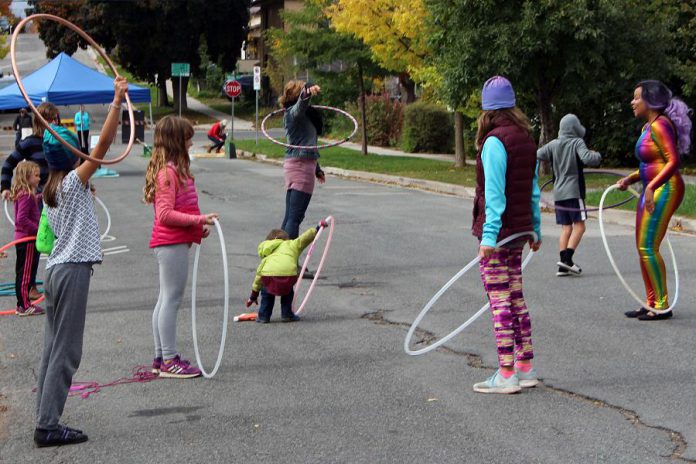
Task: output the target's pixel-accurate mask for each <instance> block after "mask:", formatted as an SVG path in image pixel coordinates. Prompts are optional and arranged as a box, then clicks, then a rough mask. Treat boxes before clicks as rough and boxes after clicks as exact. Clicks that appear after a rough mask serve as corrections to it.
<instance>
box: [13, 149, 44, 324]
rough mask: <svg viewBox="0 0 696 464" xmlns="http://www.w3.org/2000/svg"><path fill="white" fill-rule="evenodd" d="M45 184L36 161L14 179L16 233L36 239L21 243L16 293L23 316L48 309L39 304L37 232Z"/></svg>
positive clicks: (22, 167) (23, 164) (24, 163)
mask: <svg viewBox="0 0 696 464" xmlns="http://www.w3.org/2000/svg"><path fill="white" fill-rule="evenodd" d="M40 181H41V175H40V168H39V165H38V164H36V163H34V162H32V161H22V162H21V163H19V164H18V165H17V170H16V172H15V175H14V177H13V178H12V190H11V192H10V196H11V198H12V199H13V200H14V212H15V234H14V239H15V240H19V239H23V238H27V237H34V240H30V241H27V242H22V243H18V244H16V245H15V249H16V250H17V264H16V266H15V271H16V277H15V293H16V295H17V314H18V315H19V316H38V315H41V314H44V310H43V309H42V308H41V307H40V306H38V305H35V304H32V300H35V299H36V298H37V296H38V295H36V294H35V292H36V290H35V287H36V271H37V269H38V268H39V252H38V251H37V250H36V232H37V231H38V230H39V219H40V218H41V208H40V199H39V197H40V195H37V194H36V188H37V187H38V186H39V182H40Z"/></svg>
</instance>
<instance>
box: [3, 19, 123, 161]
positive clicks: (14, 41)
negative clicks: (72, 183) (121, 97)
mask: <svg viewBox="0 0 696 464" xmlns="http://www.w3.org/2000/svg"><path fill="white" fill-rule="evenodd" d="M38 19H48V20H51V21H55V22H57V23H59V24H60V25H62V26H65V27H67V28H68V29H72V30H73V31H74V32H76V33H77V34H78V35H80V36H81V37H82V38H83V39H85V41H86V42H87V43H88V44H90V45H91V46H92V47H93V48H94V50H96V52H97V53H99V55H101V57H102V58H104V61H106V64H107V65H109V67H110V68H111V71H113V73H114V75H116V76H119V74H118V70H117V69H116V66H114V64H113V63H112V62H111V60H110V59H109V56H108V55H107V54H106V53H105V52H104V50H102V48H101V47H100V46H99V45H98V44H97V42H95V41H94V39H92V38H91V37H90V36H89V35H88V34H87V33H86V32H85V31H83V30H82V29H80V28H79V27H77V26H76V25H74V24H73V23H71V22H70V21H67V20H65V19H63V18H61V17H59V16H55V15H51V14H45V13H41V14H34V15H31V16H27V17H26V18H24V19H23V20H21V21H20V22H19V24H17V26H16V27H15V30H14V32H13V33H12V42H11V43H10V61H11V64H12V72H13V73H14V77H15V80H16V81H17V87H19V91H20V93H21V94H22V96H23V97H24V99H25V100H26V101H27V104H28V105H29V107H30V108H31V110H32V112H33V113H34V117H35V118H37V119H38V120H39V121H40V122H41V124H43V126H44V127H45V128H46V130H47V131H48V132H50V133H51V135H53V136H54V137H55V138H56V140H58V141H59V142H60V143H62V144H63V146H65V148H67V149H68V150H70V152H71V153H73V154H74V155H76V156H79V157H80V158H82V159H83V160H86V161H91V162H93V163H98V164H116V163H118V162H119V161H122V160H123V159H124V158H125V157H126V156H128V154H129V153H130V151H131V148H133V141H134V140H135V116H134V115H133V104H132V103H131V101H130V97H129V96H128V92H126V94H125V97H126V103H127V105H128V119H130V128H131V131H130V138H129V139H128V146H126V150H125V151H124V152H123V154H122V155H120V156H117V157H116V158H114V159H112V160H105V159H101V160H98V159H95V158H92V157H91V156H88V155H85V154H84V153H82V152H81V151H80V150H78V149H77V148H75V147H73V146H72V145H71V144H69V143H68V142H66V141H65V140H64V139H63V138H62V137H61V136H60V135H58V133H57V132H56V131H54V130H53V129H52V128H51V126H50V125H49V123H48V121H46V119H44V117H43V116H41V115H40V114H39V112H38V111H37V109H36V106H34V103H33V102H32V101H31V98H30V97H29V94H28V93H27V91H26V89H25V88H24V84H23V83H22V79H21V76H20V75H19V69H18V68H17V52H16V49H15V48H16V47H15V46H16V44H17V37H18V36H19V32H20V31H21V30H22V29H23V28H24V26H25V25H26V24H27V23H28V22H29V21H33V20H38Z"/></svg>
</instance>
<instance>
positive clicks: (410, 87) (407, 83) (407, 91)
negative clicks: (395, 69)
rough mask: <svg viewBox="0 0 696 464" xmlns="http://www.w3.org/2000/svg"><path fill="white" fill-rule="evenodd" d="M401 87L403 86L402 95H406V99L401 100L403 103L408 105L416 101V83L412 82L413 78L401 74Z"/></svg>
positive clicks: (406, 74)
mask: <svg viewBox="0 0 696 464" xmlns="http://www.w3.org/2000/svg"><path fill="white" fill-rule="evenodd" d="M399 85H400V86H401V93H402V94H403V95H405V98H402V99H401V101H402V102H403V103H406V104H408V103H413V102H414V101H416V83H415V82H413V81H412V80H411V76H409V75H408V73H405V72H403V73H400V74H399Z"/></svg>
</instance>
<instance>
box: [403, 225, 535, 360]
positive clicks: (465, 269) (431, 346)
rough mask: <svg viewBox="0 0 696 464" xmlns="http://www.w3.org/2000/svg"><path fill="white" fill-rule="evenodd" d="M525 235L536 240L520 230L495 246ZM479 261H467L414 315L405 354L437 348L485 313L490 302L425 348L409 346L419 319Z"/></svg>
mask: <svg viewBox="0 0 696 464" xmlns="http://www.w3.org/2000/svg"><path fill="white" fill-rule="evenodd" d="M525 236H531V237H532V238H533V239H534V241H535V242H536V241H537V240H538V237H537V234H536V233H534V232H520V233H518V234H513V235H511V236H509V237H507V238H506V239H504V240H501V241H500V242H498V243H496V245H495V247H496V248H500V247H501V246H503V245H505V244H506V243H510V242H512V241H514V240H517V239H519V238H521V237H525ZM532 256H534V252H533V251H530V252H529V254H528V255H527V257H526V258H525V259H524V262H523V263H522V269H524V268H525V267H527V264H529V261H530V260H531V259H532ZM479 261H481V257H480V256H477V257H476V258H474V259H473V260H471V261H470V262H469V264H467V265H466V266H464V267H463V268H462V269H461V270H460V271H459V272H457V273H456V274H455V275H454V276H453V277H452V278H451V279H450V280H449V282H447V283H446V284H445V285H444V286H443V287H442V288H441V289H440V290H438V292H437V293H436V294H435V295H434V296H433V297H432V298H431V299H430V301H428V303H427V304H426V305H425V307H424V308H423V309H422V310H421V312H420V314H418V317H416V320H415V321H413V324H411V328H410V329H408V333H407V334H406V339H405V340H404V351H405V352H406V354H409V355H411V356H418V355H421V354H425V353H428V352H429V351H432V350H434V349H437V348H439V347H441V346H442V345H444V344H445V343H447V342H448V341H450V340H451V339H453V338H454V337H456V336H457V335H458V334H459V333H460V332H461V331H463V330H464V329H466V328H467V327H469V326H470V325H471V324H472V323H473V322H474V321H475V320H476V319H478V318H479V316H481V314H483V313H485V312H486V310H488V308H489V307H490V303H486V304H485V305H484V306H483V307H482V308H481V309H479V310H478V311H477V312H476V314H474V315H473V316H471V317H470V318H469V319H468V320H467V321H466V322H464V323H463V324H462V325H460V326H459V327H457V328H456V329H454V330H453V331H452V332H450V333H449V334H448V335H446V336H444V337H442V338H441V339H440V340H438V341H436V342H435V343H433V344H432V345H428V346H426V347H425V348H422V349H420V350H412V349H411V348H409V346H410V345H411V338H412V337H413V334H414V333H415V332H416V329H417V328H418V326H419V325H420V323H421V321H422V320H423V318H424V317H425V315H426V314H428V311H430V309H431V308H432V307H433V305H434V304H435V303H436V302H437V300H439V299H440V297H441V296H442V295H443V294H444V293H445V292H446V291H447V290H448V289H449V288H450V287H451V286H452V285H453V284H454V283H455V282H456V281H457V280H459V278H460V277H461V276H463V275H464V274H466V273H467V272H468V271H469V270H470V269H471V268H472V267H474V266H475V265H476V264H478V262H479Z"/></svg>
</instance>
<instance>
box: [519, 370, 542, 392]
mask: <svg viewBox="0 0 696 464" xmlns="http://www.w3.org/2000/svg"><path fill="white" fill-rule="evenodd" d="M515 373H516V374H517V378H518V379H519V380H520V387H522V388H532V387H536V386H537V385H538V384H539V379H538V378H537V372H536V369H534V368H533V367H532V368H531V369H530V370H529V372H522V371H520V370H517V369H515Z"/></svg>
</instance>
